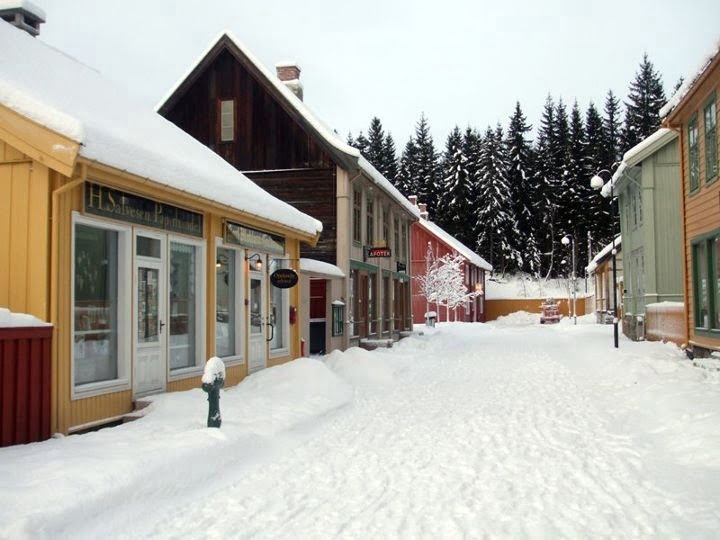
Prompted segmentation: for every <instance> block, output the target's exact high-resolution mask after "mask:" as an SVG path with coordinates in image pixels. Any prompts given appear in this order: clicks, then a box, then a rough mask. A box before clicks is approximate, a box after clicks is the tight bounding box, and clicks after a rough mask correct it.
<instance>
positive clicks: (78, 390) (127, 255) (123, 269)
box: [69, 212, 133, 400]
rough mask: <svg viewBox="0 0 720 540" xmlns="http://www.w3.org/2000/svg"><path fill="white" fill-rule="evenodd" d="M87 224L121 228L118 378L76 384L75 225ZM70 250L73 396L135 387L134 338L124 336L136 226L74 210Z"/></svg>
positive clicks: (128, 325) (128, 316) (127, 333)
mask: <svg viewBox="0 0 720 540" xmlns="http://www.w3.org/2000/svg"><path fill="white" fill-rule="evenodd" d="M76 225H87V226H89V227H97V228H100V229H109V230H112V231H117V232H118V233H119V234H118V269H117V271H118V329H117V331H118V354H117V362H118V378H117V379H113V380H110V381H100V382H92V383H86V384H79V385H76V384H75V346H74V341H75V313H74V311H75V226H76ZM70 243H71V252H70V253H71V254H70V279H71V280H72V283H71V286H70V306H69V312H70V313H69V315H70V381H71V382H70V389H71V392H70V398H71V399H72V400H77V399H85V398H89V397H93V396H99V395H102V394H108V393H111V392H119V391H124V390H130V389H131V376H130V373H131V358H132V339H127V338H126V339H123V338H122V336H130V335H131V334H130V332H131V331H132V323H131V317H132V315H131V311H132V310H131V293H130V289H131V284H132V262H133V252H132V246H133V234H132V227H130V226H127V225H119V224H117V223H115V222H112V221H105V220H102V219H95V218H90V217H87V216H84V215H82V214H80V213H79V212H73V213H72V234H71V240H70Z"/></svg>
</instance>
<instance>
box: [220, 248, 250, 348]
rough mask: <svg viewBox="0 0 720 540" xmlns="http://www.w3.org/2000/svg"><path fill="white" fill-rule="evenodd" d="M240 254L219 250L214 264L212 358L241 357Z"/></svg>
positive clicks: (238, 252) (223, 249)
mask: <svg viewBox="0 0 720 540" xmlns="http://www.w3.org/2000/svg"><path fill="white" fill-rule="evenodd" d="M242 268H243V264H242V252H241V251H240V250H237V249H231V248H227V247H218V248H217V252H216V263H215V355H216V356H218V357H220V358H222V359H224V360H225V361H228V360H232V359H239V358H242V336H241V331H240V329H241V328H242V327H243V326H242V324H241V322H242V320H243V318H242V283H243V280H242Z"/></svg>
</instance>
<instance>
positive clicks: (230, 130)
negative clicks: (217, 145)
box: [220, 99, 235, 142]
mask: <svg viewBox="0 0 720 540" xmlns="http://www.w3.org/2000/svg"><path fill="white" fill-rule="evenodd" d="M234 140H235V100H233V99H225V100H222V101H220V141H221V142H228V141H234Z"/></svg>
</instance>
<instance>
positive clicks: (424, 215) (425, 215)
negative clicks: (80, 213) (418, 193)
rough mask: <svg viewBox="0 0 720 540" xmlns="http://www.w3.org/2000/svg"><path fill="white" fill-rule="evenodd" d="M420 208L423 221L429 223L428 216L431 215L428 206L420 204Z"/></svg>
mask: <svg viewBox="0 0 720 540" xmlns="http://www.w3.org/2000/svg"><path fill="white" fill-rule="evenodd" d="M418 208H420V217H421V218H422V219H424V220H425V221H427V219H428V215H429V214H428V211H427V204H425V203H420V204H418Z"/></svg>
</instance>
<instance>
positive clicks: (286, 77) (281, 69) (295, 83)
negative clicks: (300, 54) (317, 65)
mask: <svg viewBox="0 0 720 540" xmlns="http://www.w3.org/2000/svg"><path fill="white" fill-rule="evenodd" d="M300 71H301V70H300V66H299V65H298V63H297V62H278V63H277V64H275V72H276V73H277V78H278V79H280V80H281V81H282V82H283V84H284V85H285V86H287V87H288V88H289V89H290V91H291V92H292V93H293V94H295V95H296V96H297V97H298V99H299V100H300V101H302V100H303V85H302V83H301V82H300Z"/></svg>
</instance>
